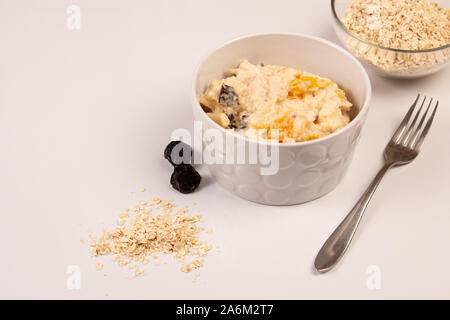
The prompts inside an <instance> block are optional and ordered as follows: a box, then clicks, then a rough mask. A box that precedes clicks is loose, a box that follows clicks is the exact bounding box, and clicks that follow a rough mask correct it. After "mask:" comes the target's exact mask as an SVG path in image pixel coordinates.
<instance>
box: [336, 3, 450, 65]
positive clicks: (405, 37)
mask: <svg viewBox="0 0 450 320" xmlns="http://www.w3.org/2000/svg"><path fill="white" fill-rule="evenodd" d="M342 22H343V24H344V25H345V26H346V27H347V28H348V30H349V31H350V32H352V33H354V34H355V35H357V36H358V37H359V38H361V39H363V40H366V41H370V42H372V43H375V44H377V45H379V46H382V47H386V48H391V49H400V50H424V49H433V48H439V47H443V46H446V45H448V44H450V9H446V8H441V7H440V6H439V5H438V4H437V3H435V2H431V1H429V0H355V1H353V3H352V4H351V5H350V6H349V7H348V8H347V9H346V10H345V12H344V15H343V17H342ZM346 44H347V46H348V48H349V49H350V50H351V51H352V52H353V53H354V54H355V55H356V56H358V57H359V58H361V59H363V60H364V61H366V62H368V63H370V64H373V65H374V66H376V67H379V68H381V69H382V70H385V71H389V72H411V71H417V70H420V69H427V68H432V67H435V66H438V65H440V64H443V63H445V62H447V61H448V60H449V58H450V50H449V48H447V49H444V50H439V51H429V52H419V53H414V52H413V53H411V52H398V51H392V50H386V49H382V48H377V47H375V46H371V45H369V44H366V43H363V42H361V41H359V40H357V39H355V38H352V37H349V38H348V39H347V41H346Z"/></svg>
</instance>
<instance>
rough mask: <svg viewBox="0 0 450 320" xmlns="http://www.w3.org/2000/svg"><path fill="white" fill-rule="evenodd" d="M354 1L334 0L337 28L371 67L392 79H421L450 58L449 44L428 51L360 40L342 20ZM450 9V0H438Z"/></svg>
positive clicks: (342, 40)
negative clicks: (384, 45)
mask: <svg viewBox="0 0 450 320" xmlns="http://www.w3.org/2000/svg"><path fill="white" fill-rule="evenodd" d="M352 2H353V0H331V11H332V15H333V27H334V30H335V32H336V34H337V36H338V38H339V40H340V41H341V43H342V44H343V45H344V47H345V48H347V50H349V51H350V52H351V53H352V54H353V55H354V56H355V57H357V58H358V59H359V60H360V61H361V62H362V63H363V64H364V65H365V66H366V67H367V68H368V69H369V70H373V71H374V72H375V73H377V74H379V75H381V76H385V77H391V78H418V77H422V76H426V75H429V74H432V73H435V72H437V71H439V70H441V69H443V68H444V67H445V66H447V65H448V63H449V61H450V44H447V45H445V46H442V47H437V48H432V49H426V50H401V49H392V48H387V47H383V46H380V45H377V44H375V43H373V42H370V41H367V40H364V39H361V38H360V37H359V36H357V35H356V34H355V33H353V32H351V31H350V30H348V28H347V27H346V26H345V25H344V23H343V22H342V20H341V17H342V16H343V15H344V11H345V9H347V7H349V6H350V4H351V3H352ZM437 2H438V3H439V5H440V6H441V7H444V8H448V7H449V5H450V0H445V1H443V0H440V1H437Z"/></svg>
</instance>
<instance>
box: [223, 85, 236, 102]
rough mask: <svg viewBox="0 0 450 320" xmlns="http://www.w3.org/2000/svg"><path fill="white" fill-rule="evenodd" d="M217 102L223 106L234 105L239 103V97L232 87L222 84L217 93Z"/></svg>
mask: <svg viewBox="0 0 450 320" xmlns="http://www.w3.org/2000/svg"><path fill="white" fill-rule="evenodd" d="M219 103H220V104H222V105H225V106H236V105H238V104H239V98H238V95H237V94H236V91H234V88H233V87H230V86H227V85H226V84H222V88H221V89H220V93H219Z"/></svg>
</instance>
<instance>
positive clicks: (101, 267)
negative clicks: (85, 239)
mask: <svg viewBox="0 0 450 320" xmlns="http://www.w3.org/2000/svg"><path fill="white" fill-rule="evenodd" d="M95 267H96V268H97V270H98V271H100V270H102V269H103V263H100V262H98V263H97V264H96V265H95Z"/></svg>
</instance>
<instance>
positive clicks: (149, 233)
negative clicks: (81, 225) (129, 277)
mask: <svg viewBox="0 0 450 320" xmlns="http://www.w3.org/2000/svg"><path fill="white" fill-rule="evenodd" d="M174 208H175V204H173V203H172V202H171V201H164V200H161V199H158V198H154V199H153V200H152V201H141V202H140V203H139V204H138V205H136V206H134V207H132V208H130V209H125V210H124V211H123V212H122V213H121V214H120V215H119V219H118V227H116V228H115V229H113V230H111V231H108V230H104V231H103V234H102V235H101V236H100V237H97V236H96V235H94V234H91V242H90V250H91V254H92V255H93V256H94V257H98V256H102V255H113V258H112V259H113V261H116V262H117V263H118V264H119V266H121V267H124V266H128V268H129V269H134V276H139V275H142V274H143V273H144V271H143V270H142V269H141V268H140V266H142V265H145V264H148V263H150V259H153V260H154V264H155V265H160V264H161V261H160V258H159V255H173V257H174V258H175V259H176V260H178V261H180V262H181V264H182V266H181V271H183V272H186V273H188V272H191V271H193V270H196V269H199V268H201V267H202V266H203V258H204V257H205V256H206V254H207V252H208V251H209V250H210V249H211V246H210V245H209V244H207V243H206V242H204V241H200V240H199V237H198V235H199V233H200V232H201V231H205V232H208V233H210V232H211V230H210V229H205V228H203V227H199V226H197V223H198V222H199V221H200V219H201V215H198V214H197V215H190V214H188V208H187V206H185V207H182V208H180V209H177V210H175V209H174ZM187 260H190V261H187ZM102 267H103V265H102V264H101V263H97V264H96V268H97V270H101V269H102Z"/></svg>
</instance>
